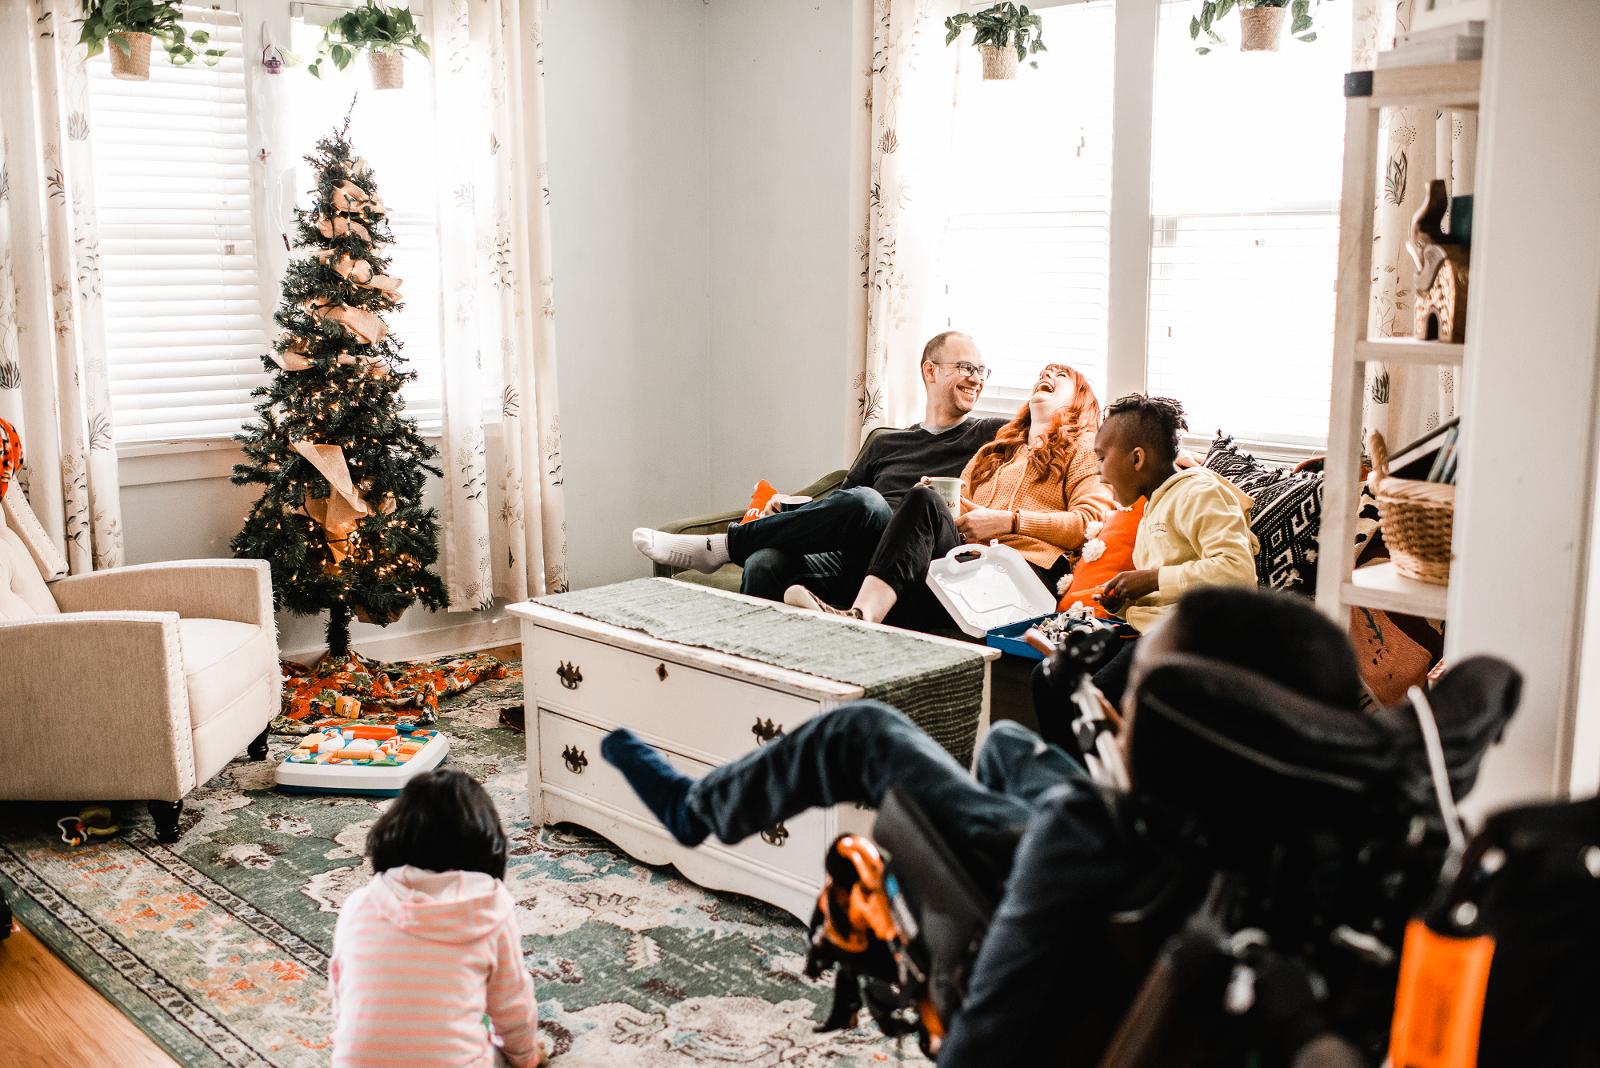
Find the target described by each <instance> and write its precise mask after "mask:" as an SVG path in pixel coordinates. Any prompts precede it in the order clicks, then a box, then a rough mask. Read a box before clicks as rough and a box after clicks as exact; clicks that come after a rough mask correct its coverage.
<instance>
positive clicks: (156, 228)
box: [89, 8, 268, 444]
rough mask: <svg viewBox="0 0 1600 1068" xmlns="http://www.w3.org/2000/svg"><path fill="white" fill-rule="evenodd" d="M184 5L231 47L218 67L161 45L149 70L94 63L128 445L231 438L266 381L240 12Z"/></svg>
mask: <svg viewBox="0 0 1600 1068" xmlns="http://www.w3.org/2000/svg"><path fill="white" fill-rule="evenodd" d="M184 17H185V25H186V27H187V28H188V29H189V30H191V31H192V30H195V29H203V30H206V31H207V32H209V33H210V34H211V37H212V41H213V42H214V43H213V44H212V45H211V46H210V47H214V48H225V49H227V53H228V54H227V55H226V56H225V57H224V58H223V59H222V60H221V61H220V62H219V63H218V64H217V66H215V67H207V66H205V64H204V63H203V62H200V61H196V62H195V63H193V64H191V65H189V66H185V67H174V66H172V65H171V64H170V63H169V62H168V60H167V56H166V53H165V52H163V51H161V49H160V48H159V47H156V48H153V49H152V50H151V54H150V80H149V81H147V82H136V81H119V80H118V79H115V78H113V77H112V76H111V67H110V61H109V57H108V56H107V55H106V54H104V53H102V54H101V55H99V56H97V57H95V59H93V60H92V61H91V62H90V64H89V70H90V79H89V86H90V107H91V108H92V112H93V119H92V121H91V123H90V129H91V139H92V144H93V148H94V154H95V178H94V182H95V200H96V207H97V211H98V214H99V222H100V248H101V256H102V259H101V264H102V268H103V286H104V290H103V292H104V297H105V314H106V343H107V349H108V355H109V361H110V368H109V370H110V376H111V394H112V413H113V414H112V428H113V434H114V437H115V439H116V441H117V442H118V443H119V444H132V443H138V442H149V441H166V440H177V439H184V438H206V437H227V436H229V435H231V434H233V433H235V432H236V431H238V429H239V427H240V426H241V424H242V423H243V421H244V420H245V419H247V418H249V417H250V415H251V408H252V405H251V400H250V390H251V389H252V388H253V387H255V386H256V385H258V384H260V383H262V382H265V381H266V379H267V376H266V375H265V374H264V373H263V372H262V370H261V354H262V353H264V352H265V351H266V350H267V336H268V335H267V332H266V326H267V324H266V323H265V322H264V319H263V315H262V304H261V292H260V288H259V285H260V280H259V278H258V276H257V270H256V246H255V235H254V233H253V230H252V226H251V210H250V208H251V205H250V158H249V151H248V148H247V147H246V142H245V90H244V49H243V46H242V43H241V34H240V29H239V17H238V15H236V14H234V13H232V12H224V11H213V10H201V9H197V8H185V9H184ZM108 47H110V46H108Z"/></svg>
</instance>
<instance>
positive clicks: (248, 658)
mask: <svg viewBox="0 0 1600 1068" xmlns="http://www.w3.org/2000/svg"><path fill="white" fill-rule="evenodd" d="M178 642H179V644H180V645H181V646H182V650H183V678H184V683H185V685H186V686H187V688H188V690H189V718H190V726H191V727H193V728H195V729H197V730H198V729H199V728H200V727H202V726H204V725H205V724H206V723H208V722H210V720H211V719H212V718H214V717H215V716H217V715H218V714H219V713H221V712H222V711H223V710H225V709H227V708H229V707H231V706H232V705H233V704H234V702H236V701H237V700H238V699H239V698H240V697H241V696H242V695H244V694H245V693H247V692H249V691H251V690H252V689H254V688H255V686H256V684H257V683H258V682H259V681H260V680H261V677H264V676H267V675H268V674H275V673H276V672H277V670H278V649H277V644H276V643H275V642H274V641H273V640H272V632H271V631H269V630H267V629H266V628H264V627H258V626H254V625H252V624H250V623H236V622H234V621H233V620H231V619H179V620H178ZM258 729H259V728H258Z"/></svg>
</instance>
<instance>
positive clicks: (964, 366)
mask: <svg viewBox="0 0 1600 1068" xmlns="http://www.w3.org/2000/svg"><path fill="white" fill-rule="evenodd" d="M928 362H929V363H931V364H933V365H934V366H935V367H954V368H955V369H956V370H957V371H959V372H960V373H961V374H964V375H966V376H967V377H968V378H976V379H977V380H978V381H979V382H986V381H988V379H989V376H990V375H992V374H994V371H993V369H991V368H988V367H979V366H978V365H977V364H974V363H968V362H967V361H966V360H962V361H961V362H960V363H940V362H939V361H938V360H929V361H928Z"/></svg>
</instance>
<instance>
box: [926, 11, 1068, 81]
mask: <svg viewBox="0 0 1600 1068" xmlns="http://www.w3.org/2000/svg"><path fill="white" fill-rule="evenodd" d="M969 23H970V24H971V25H972V43H973V44H975V45H977V46H978V50H979V51H980V52H981V53H982V54H983V77H984V80H985V81H1005V80H1009V79H1011V78H1015V77H1016V76H1017V64H1019V63H1020V62H1022V61H1023V60H1024V59H1027V58H1028V56H1030V55H1034V54H1037V53H1039V52H1047V51H1049V49H1047V48H1045V46H1044V36H1043V23H1042V21H1041V20H1040V18H1039V16H1038V15H1036V14H1034V13H1033V12H1031V11H1029V10H1028V8H1027V5H1026V4H1024V5H1023V6H1022V7H1020V8H1019V7H1018V6H1017V5H1016V4H1013V3H1011V2H1010V0H1007V2H1006V3H1002V4H996V5H994V7H991V8H988V9H986V10H983V11H980V12H978V13H977V14H975V15H969V14H967V13H966V12H965V11H963V12H961V13H960V14H959V15H952V16H950V17H949V18H947V19H945V20H944V29H945V36H944V43H945V47H947V48H948V47H949V46H950V45H951V44H953V43H955V39H956V38H957V37H960V36H961V30H962V27H964V26H966V25H968V24H969ZM1030 38H1031V40H1030ZM1028 66H1030V67H1032V68H1034V69H1035V70H1038V69H1039V61H1038V60H1031V61H1030V62H1029V63H1028Z"/></svg>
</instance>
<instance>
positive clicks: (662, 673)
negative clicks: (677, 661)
mask: <svg viewBox="0 0 1600 1068" xmlns="http://www.w3.org/2000/svg"><path fill="white" fill-rule="evenodd" d="M656 678H658V679H660V680H661V681H662V682H666V681H667V665H665V664H657V665H656Z"/></svg>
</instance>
